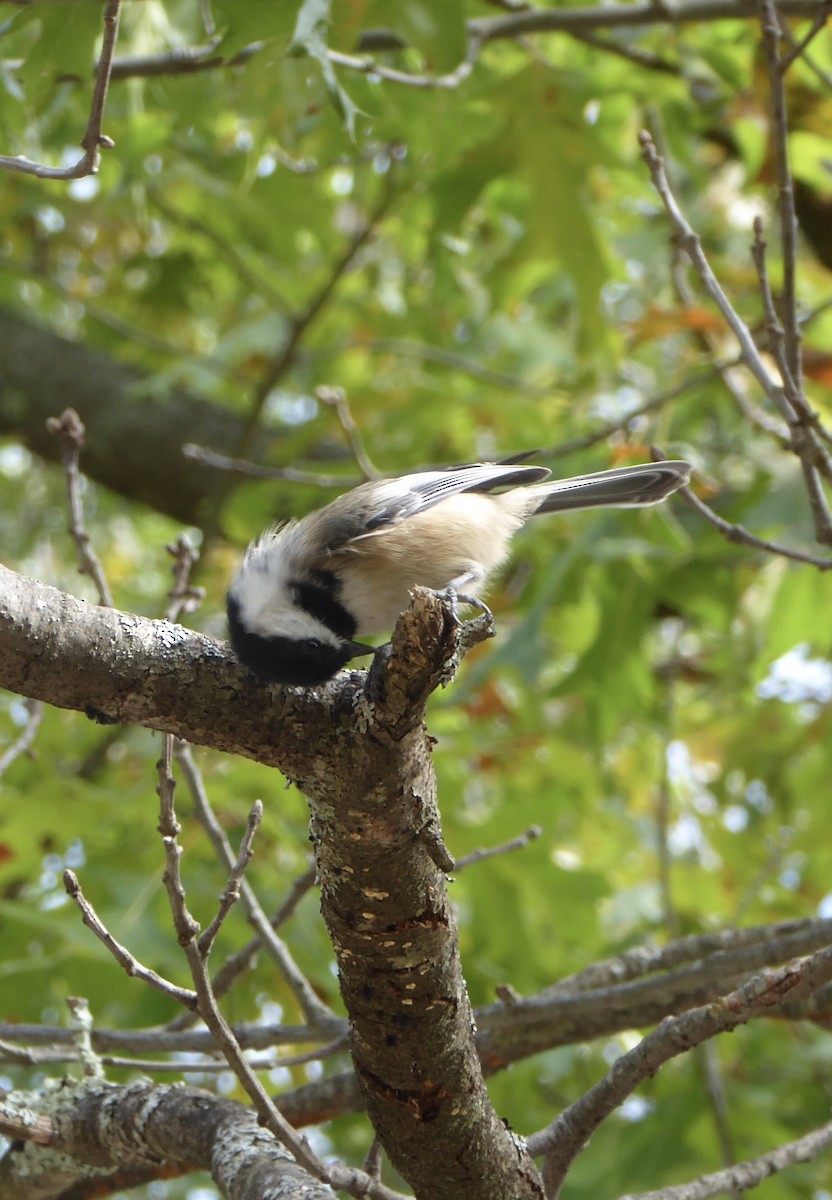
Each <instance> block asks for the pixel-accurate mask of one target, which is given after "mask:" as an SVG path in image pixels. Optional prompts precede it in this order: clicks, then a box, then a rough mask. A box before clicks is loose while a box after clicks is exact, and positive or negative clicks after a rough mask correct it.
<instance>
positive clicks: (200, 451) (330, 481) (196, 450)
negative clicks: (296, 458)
mask: <svg viewBox="0 0 832 1200" xmlns="http://www.w3.org/2000/svg"><path fill="white" fill-rule="evenodd" d="M182 453H183V455H184V456H185V458H187V459H190V461H191V462H196V463H200V464H202V465H203V466H206V467H214V468H215V469H216V470H218V471H236V472H237V474H238V475H248V476H250V477H251V478H253V479H284V480H286V481H287V482H288V483H306V484H313V485H314V486H315V487H323V488H328V487H335V488H343V489H344V490H345V491H346V489H347V488H351V487H356V486H357V485H358V484H359V483H361V478H360V477H359V476H354V477H350V476H349V475H322V474H320V473H319V472H316V471H298V470H297V469H296V468H295V467H264V466H261V465H260V464H259V463H252V462H248V461H247V460H246V459H244V458H229V457H228V456H227V455H225V454H217V452H216V451H215V450H209V449H208V448H207V447H205V446H197V445H196V444H195V443H194V442H187V443H186V444H185V445H184V446H183V447H182Z"/></svg>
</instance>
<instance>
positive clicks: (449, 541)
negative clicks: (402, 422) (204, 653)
mask: <svg viewBox="0 0 832 1200" xmlns="http://www.w3.org/2000/svg"><path fill="white" fill-rule="evenodd" d="M521 457H524V456H521ZM690 471H691V468H690V465H689V464H688V463H686V462H661V463H654V464H652V465H650V466H635V467H618V468H615V469H613V470H611V471H600V472H598V473H597V474H594V475H579V476H577V477H576V478H574V479H557V480H550V481H549V482H543V481H544V480H548V479H549V476H550V474H551V472H550V471H549V470H547V468H546V467H535V466H520V465H518V460H517V459H515V460H514V461H513V462H505V463H476V464H473V465H471V466H463V467H447V468H445V469H444V470H437V471H418V472H416V473H415V474H413V475H403V476H401V478H400V479H384V480H378V481H375V480H374V481H372V482H370V483H363V484H361V485H360V486H359V487H356V488H353V489H352V491H350V492H347V493H346V494H345V495H343V496H339V497H338V499H337V500H333V502H332V503H331V504H327V506H326V507H325V508H321V509H319V510H318V511H317V512H313V513H310V514H309V516H306V517H303V518H302V519H301V520H299V521H289V522H287V523H286V524H284V525H277V526H273V527H272V528H270V529H267V530H265V532H264V533H262V534H261V535H260V537H259V538H257V540H256V541H254V542H252V543H251V545H250V546H249V548H248V550H247V551H246V553H245V557H244V558H243V561H242V564H241V566H240V568H239V570H238V571H237V573H236V575H235V577H234V579H233V581H232V584H231V587H230V588H229V591H228V623H229V628H230V634H231V645H232V646H233V648H234V653H235V654H236V656H237V658H238V659H239V660H240V662H241V663H243V664H244V665H245V666H247V667H249V668H250V669H251V670H252V671H254V672H255V674H257V675H259V676H260V677H261V678H262V679H265V680H268V681H270V682H273V683H285V684H294V685H296V686H298V685H300V686H314V685H315V684H319V683H324V682H325V681H326V680H327V679H330V678H331V677H332V676H333V675H334V674H335V673H336V672H337V671H339V670H340V669H341V668H342V667H343V666H345V665H346V663H347V662H349V660H350V659H352V658H357V657H359V656H361V655H364V654H371V653H372V652H373V647H371V646H364V645H362V644H361V643H359V642H355V641H353V639H354V638H355V637H356V636H360V637H368V636H372V635H374V634H378V633H383V632H385V631H386V630H388V629H391V628H392V627H393V625H394V624H395V622H396V618H397V617H398V616H399V614H400V613H401V612H402V611H403V610H404V609H405V608H406V607H407V605H408V600H409V592H410V589H411V588H412V587H414V586H416V585H421V586H422V587H426V588H432V589H434V590H436V591H448V592H449V594H451V595H453V594H454V593H456V594H457V595H458V597H459V599H460V600H461V601H463V602H466V603H472V602H473V603H475V604H478V605H479V606H480V607H482V608H485V606H484V605H482V604H481V602H480V601H479V600H478V599H477V595H478V593H479V591H480V589H481V588H482V587H483V585H484V584H485V582H486V580H487V578H488V576H489V575H490V574H491V572H492V571H494V570H495V568H497V567H499V566H500V564H501V563H502V562H503V561H504V560H505V558H506V556H507V554H508V549H509V543H510V541H511V538H512V535H513V534H514V533H515V532H516V531H517V530H518V529H519V528H520V527H521V525H523V523H524V522H525V521H526V520H527V519H528V518H529V517H531V516H534V515H535V514H538V513H553V512H565V511H567V510H574V509H583V508H601V507H619V508H627V507H635V506H637V505H643V504H657V503H658V502H659V501H661V500H664V499H665V498H666V497H667V496H669V495H670V494H671V493H672V492H675V491H676V489H677V488H679V487H682V486H683V484H685V483H687V481H688V479H689V477H690ZM498 488H500V489H507V490H501V491H497V490H496V489H498ZM486 611H487V610H486Z"/></svg>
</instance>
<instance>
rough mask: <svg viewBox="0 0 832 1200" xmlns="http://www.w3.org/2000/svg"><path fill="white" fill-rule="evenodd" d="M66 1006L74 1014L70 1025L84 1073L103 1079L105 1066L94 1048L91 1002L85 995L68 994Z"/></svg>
mask: <svg viewBox="0 0 832 1200" xmlns="http://www.w3.org/2000/svg"><path fill="white" fill-rule="evenodd" d="M66 1006H67V1008H68V1009H69V1011H70V1013H71V1014H72V1015H71V1017H70V1025H71V1028H72V1033H73V1037H74V1039H75V1045H76V1047H77V1051H78V1061H79V1062H80V1063H81V1065H82V1067H83V1071H84V1074H85V1075H86V1076H89V1077H91V1078H93V1079H101V1078H103V1076H104V1068H103V1066H102V1064H101V1059H100V1058H99V1056H98V1055H97V1054H96V1052H95V1051H94V1050H93V1048H92V1026H93V1022H92V1013H91V1012H90V1006H89V1003H88V1002H87V1000H86V999H84V997H83V996H67V998H66Z"/></svg>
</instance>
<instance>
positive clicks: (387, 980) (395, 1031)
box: [0, 568, 542, 1200]
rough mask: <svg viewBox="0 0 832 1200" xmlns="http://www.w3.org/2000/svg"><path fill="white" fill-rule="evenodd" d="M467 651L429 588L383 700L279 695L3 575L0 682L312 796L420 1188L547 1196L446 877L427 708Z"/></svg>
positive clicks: (366, 1015) (350, 976)
mask: <svg viewBox="0 0 832 1200" xmlns="http://www.w3.org/2000/svg"><path fill="white" fill-rule="evenodd" d="M469 628H470V627H469ZM459 648H460V630H459V626H458V625H457V623H456V621H455V619H454V618H453V617H452V615H451V614H450V613H449V612H448V611H447V609H446V607H445V605H444V604H443V603H442V602H441V601H439V600H438V599H437V598H436V597H435V596H434V595H433V594H432V593H430V592H425V591H423V590H417V591H416V592H415V593H414V601H413V604H412V605H411V608H410V609H409V610H408V612H407V613H406V614H404V615H403V617H402V618H401V619H400V620H399V623H398V624H397V626H396V629H395V631H394V636H393V644H392V655H391V658H390V660H389V662H388V664H387V666H386V668H385V675H384V694H385V699H384V701H383V702H382V703H377V704H370V703H368V701H367V698H366V697H365V695H364V693H363V682H364V674H363V672H362V673H359V672H349V673H343V674H342V675H340V676H338V677H337V678H336V679H335V680H334V681H332V682H331V683H330V684H328V685H326V686H325V687H322V688H318V689H315V690H306V691H301V690H299V689H286V688H283V689H281V688H272V687H267V686H265V685H263V684H260V683H259V682H258V681H256V680H255V679H254V677H253V676H252V675H250V674H249V673H248V672H247V671H245V670H244V669H243V668H241V667H239V666H238V665H237V664H236V663H235V662H234V661H233V660H232V659H231V658H230V656H229V655H228V653H227V652H226V650H225V648H224V647H222V646H220V645H218V644H217V643H216V642H212V641H211V640H210V639H208V638H205V637H201V636H200V635H198V634H194V633H191V632H189V631H188V630H185V629H183V628H181V627H180V626H177V625H171V624H170V623H169V622H165V621H148V620H146V619H144V618H141V617H136V616H131V615H128V614H126V613H119V612H116V611H114V610H111V609H105V608H99V607H96V606H94V605H87V604H84V603H83V602H81V601H78V600H75V599H73V598H72V597H70V596H66V595H62V594H61V593H59V592H56V591H55V590H54V589H51V588H47V587H44V586H43V585H42V584H38V583H36V582H35V581H33V580H24V579H23V578H22V577H21V576H17V575H14V573H13V572H10V571H8V570H6V569H5V568H0V685H3V686H7V687H10V688H11V689H12V690H16V691H20V692H21V693H22V694H24V695H35V696H38V695H42V696H43V698H44V699H47V700H49V701H50V702H52V703H56V704H57V705H58V706H60V707H65V708H79V709H85V708H87V707H88V706H91V707H92V708H94V709H97V710H100V711H101V712H104V713H106V714H108V715H110V716H112V717H114V718H117V719H119V720H122V721H130V722H134V723H138V724H143V725H146V726H149V727H150V728H155V729H162V730H163V731H165V732H169V733H174V734H176V735H177V736H179V737H185V738H187V739H188V740H189V741H193V742H196V743H198V744H202V745H212V746H214V747H215V748H218V749H224V750H229V751H236V752H239V753H242V754H244V755H247V756H248V757H251V758H255V759H258V760H259V761H261V762H264V763H267V764H269V765H272V766H277V767H279V768H280V770H281V771H282V772H283V773H284V775H286V776H287V777H288V778H289V779H291V780H292V781H293V782H295V783H296V784H297V785H298V787H299V788H300V790H301V791H302V792H304V794H305V795H306V797H307V799H308V800H309V803H310V807H311V810H312V840H313V845H314V846H315V853H316V860H317V866H318V876H319V879H320V881H321V891H322V904H321V907H322V911H323V914H324V918H325V920H326V923H327V928H328V930H329V933H330V936H331V938H332V940H333V943H334V946H335V952H336V957H337V960H338V965H339V971H340V984H341V991H342V994H343V997H344V1002H345V1004H346V1007H347V1010H348V1012H349V1014H350V1021H351V1028H352V1054H353V1061H354V1063H355V1067H356V1072H357V1074H358V1077H359V1080H360V1081H361V1086H362V1089H363V1091H364V1094H365V1098H366V1101H367V1105H368V1108H369V1111H370V1115H371V1118H372V1120H373V1123H374V1125H375V1127H376V1130H377V1132H378V1134H379V1137H380V1139H381V1141H382V1143H383V1145H384V1147H385V1149H386V1151H387V1153H388V1155H389V1156H390V1158H391V1161H392V1162H393V1164H394V1165H395V1166H396V1167H397V1169H398V1170H399V1171H400V1172H401V1173H402V1174H403V1175H404V1176H405V1178H407V1179H408V1180H409V1182H410V1183H411V1184H412V1185H413V1187H414V1189H415V1191H416V1194H417V1196H418V1195H421V1196H428V1195H430V1196H431V1197H432V1198H433V1200H483V1197H484V1195H485V1194H486V1193H485V1192H484V1191H483V1188H484V1187H486V1186H487V1187H488V1188H489V1189H490V1190H489V1191H488V1193H487V1194H488V1195H493V1194H495V1193H496V1194H499V1195H500V1196H501V1197H502V1198H503V1200H539V1198H540V1197H541V1195H542V1191H541V1185H540V1180H539V1175H538V1172H537V1169H536V1168H535V1166H534V1164H533V1163H532V1162H531V1160H530V1159H529V1158H528V1156H527V1155H526V1153H525V1151H524V1150H523V1149H522V1147H521V1146H519V1145H518V1144H517V1143H516V1141H515V1139H514V1138H513V1137H512V1135H511V1134H510V1132H509V1131H508V1130H507V1129H506V1127H505V1126H504V1124H503V1123H502V1121H500V1119H499V1118H498V1117H497V1114H496V1113H495V1112H494V1109H493V1108H492V1106H491V1104H490V1102H489V1100H488V1094H487V1092H486V1089H485V1084H484V1081H483V1076H482V1070H481V1067H480V1063H479V1059H478V1056H477V1050H476V1044H475V1041H474V1036H473V1017H472V1013H471V1009H470V1004H469V1000H468V996H467V993H466V990H465V986H464V982H463V978H462V971H461V966H460V962H459V955H458V951H457V945H456V934H455V927H454V922H453V917H452V914H451V909H450V904H449V900H448V896H447V889H446V885H445V878H444V874H443V870H442V868H444V867H445V866H446V865H447V863H448V861H449V856H448V854H447V851H446V850H444V847H443V844H442V839H441V832H440V827H439V816H438V811H437V807H436V797H435V777H434V775H433V771H432V767H431V761H430V741H429V739H428V737H427V734H426V731H425V729H424V726H423V724H422V718H423V713H424V707H425V704H426V701H427V699H428V697H429V696H430V694H431V693H432V691H433V690H434V689H435V688H436V687H437V686H438V685H439V684H440V682H443V681H444V680H446V679H447V677H448V671H449V667H450V664H451V663H452V662H453V661H454V659H455V656H456V655H457V654H458V652H459ZM183 695H187V697H188V703H187V704H183V703H182V697H183ZM183 936H184V930H183ZM206 978H207V977H206ZM440 1164H441V1167H442V1169H441V1182H439V1181H438V1175H439V1174H440V1172H439V1165H440ZM484 1181H488V1183H487V1185H486V1184H485V1183H484Z"/></svg>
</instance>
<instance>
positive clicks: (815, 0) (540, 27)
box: [467, 0, 819, 42]
mask: <svg viewBox="0 0 832 1200" xmlns="http://www.w3.org/2000/svg"><path fill="white" fill-rule="evenodd" d="M777 7H778V9H779V11H780V12H781V13H782V14H783V15H784V16H814V14H815V13H816V12H817V10H818V7H819V0H778V5H777ZM756 13H757V4H756V0H678V2H677V3H674V4H672V5H671V4H656V3H655V0H637V2H636V3H633V4H622V5H616V6H612V5H609V6H608V5H604V4H599V5H588V6H587V7H585V8H581V7H578V8H530V9H529V10H528V11H526V12H519V13H512V14H511V15H508V16H505V17H479V18H476V19H474V20H471V21H469V22H468V26H467V27H468V33H469V35H470V36H472V37H478V38H480V39H481V40H482V41H484V42H494V41H497V40H503V39H505V38H517V37H519V36H520V35H521V34H530V33H558V32H560V33H573V32H575V31H576V30H581V31H583V30H587V29H590V30H592V29H633V28H635V27H637V26H642V25H649V26H654V27H659V26H661V25H664V24H668V25H685V24H688V23H689V22H692V21H724V20H737V19H738V18H740V17H753V16H755V15H756Z"/></svg>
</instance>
